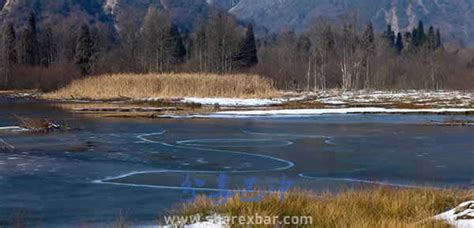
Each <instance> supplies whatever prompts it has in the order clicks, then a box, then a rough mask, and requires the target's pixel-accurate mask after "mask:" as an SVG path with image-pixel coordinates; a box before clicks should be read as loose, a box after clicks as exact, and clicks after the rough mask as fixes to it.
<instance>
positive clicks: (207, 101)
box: [180, 97, 305, 107]
mask: <svg viewBox="0 0 474 228" xmlns="http://www.w3.org/2000/svg"><path fill="white" fill-rule="evenodd" d="M303 99H305V97H293V98H273V99H239V98H198V97H187V98H184V99H182V100H181V101H180V102H181V103H186V104H201V105H219V106H226V107H236V106H239V107H243V106H247V107H257V106H270V105H279V104H283V103H286V102H290V101H299V100H303Z"/></svg>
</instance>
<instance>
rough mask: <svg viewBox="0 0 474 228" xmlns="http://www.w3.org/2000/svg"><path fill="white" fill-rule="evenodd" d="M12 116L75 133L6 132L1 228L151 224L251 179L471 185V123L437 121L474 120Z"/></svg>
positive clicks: (28, 111)
mask: <svg viewBox="0 0 474 228" xmlns="http://www.w3.org/2000/svg"><path fill="white" fill-rule="evenodd" d="M13 114H16V115H22V116H40V117H49V118H51V119H58V120H60V121H65V122H67V123H68V125H69V126H70V127H72V128H74V130H72V131H70V132H62V133H50V134H28V133H6V132H3V133H0V139H2V140H4V141H6V142H8V143H9V144H12V145H14V146H15V148H16V149H15V150H7V149H4V150H2V151H0V202H1V203H0V226H1V225H4V224H8V223H9V222H10V221H12V219H13V218H14V217H15V216H16V215H17V214H21V215H22V216H23V217H24V218H25V219H26V220H27V221H28V222H29V223H31V224H41V225H48V226H63V225H84V224H98V223H109V222H112V223H113V221H115V220H116V219H117V217H118V216H119V215H120V214H125V215H126V216H127V218H128V219H129V220H130V221H132V222H137V223H143V222H153V221H155V220H157V219H160V215H162V214H163V213H166V211H167V210H168V209H169V208H170V207H171V206H172V205H174V204H176V203H178V202H182V201H184V200H186V199H189V198H190V197H192V194H193V193H197V194H199V193H205V194H215V193H216V192H219V191H220V190H222V189H230V190H242V189H245V188H246V186H247V185H248V184H249V183H250V182H251V183H252V184H253V186H254V187H256V188H260V189H269V190H271V189H272V187H275V186H278V184H279V183H281V181H282V180H288V181H291V182H292V183H293V184H292V186H298V187H300V188H307V189H311V190H314V191H325V190H331V191H337V190H338V189H341V188H348V187H359V186H370V185H374V184H376V185H388V186H393V187H420V186H432V187H438V188H447V187H461V188H472V187H473V184H474V179H473V173H474V166H473V164H474V127H473V126H438V125H436V124H433V123H441V122H444V121H449V120H471V121H472V120H474V117H473V116H470V117H469V116H461V115H460V116H446V115H444V116H437V115H316V116H307V117H297V118H291V117H284V118H261V117H252V118H243V119H150V120H139V119H91V118H84V117H81V116H74V115H71V114H67V113H64V112H62V111H60V110H56V109H53V108H45V107H44V106H43V105H33V104H7V103H0V126H11V125H15V124H17V121H16V120H15V118H14V116H13ZM224 176H225V179H226V181H225V185H222V183H223V181H222V177H224ZM219 180H221V181H219Z"/></svg>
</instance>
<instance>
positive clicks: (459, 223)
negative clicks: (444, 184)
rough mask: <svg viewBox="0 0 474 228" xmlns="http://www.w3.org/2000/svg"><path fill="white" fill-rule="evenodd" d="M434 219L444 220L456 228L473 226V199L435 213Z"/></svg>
mask: <svg viewBox="0 0 474 228" xmlns="http://www.w3.org/2000/svg"><path fill="white" fill-rule="evenodd" d="M434 219H436V220H443V221H446V222H447V223H448V224H450V225H452V226H454V227H456V228H469V227H474V201H468V202H464V203H462V204H460V205H459V206H457V207H456V208H454V209H451V210H449V211H446V212H444V213H441V214H439V215H436V216H435V217H434Z"/></svg>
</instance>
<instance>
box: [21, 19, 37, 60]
mask: <svg viewBox="0 0 474 228" xmlns="http://www.w3.org/2000/svg"><path fill="white" fill-rule="evenodd" d="M20 61H21V63H22V64H26V65H32V66H34V65H37V64H39V43H38V37H37V31H36V18H35V14H34V13H31V14H30V17H29V19H28V26H27V28H26V29H24V30H23V32H22V33H21V37H20Z"/></svg>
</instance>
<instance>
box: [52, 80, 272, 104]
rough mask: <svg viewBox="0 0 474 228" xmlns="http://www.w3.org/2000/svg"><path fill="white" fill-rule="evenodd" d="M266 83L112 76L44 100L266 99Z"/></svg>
mask: <svg viewBox="0 0 474 228" xmlns="http://www.w3.org/2000/svg"><path fill="white" fill-rule="evenodd" d="M275 93H276V91H275V89H274V87H273V84H272V82H271V81H270V80H268V79H264V78H262V77H260V76H256V75H244V74H237V75H215V74H181V73H180V74H147V75H135V74H116V75H103V76H96V77H89V78H85V79H80V80H75V81H73V82H72V83H70V84H69V85H68V86H66V87H64V88H62V89H60V90H58V91H55V92H52V93H48V94H46V95H45V96H44V97H45V98H48V99H87V100H110V99H123V98H132V99H141V98H158V97H159V98H170V97H269V96H272V95H274V94H275Z"/></svg>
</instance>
